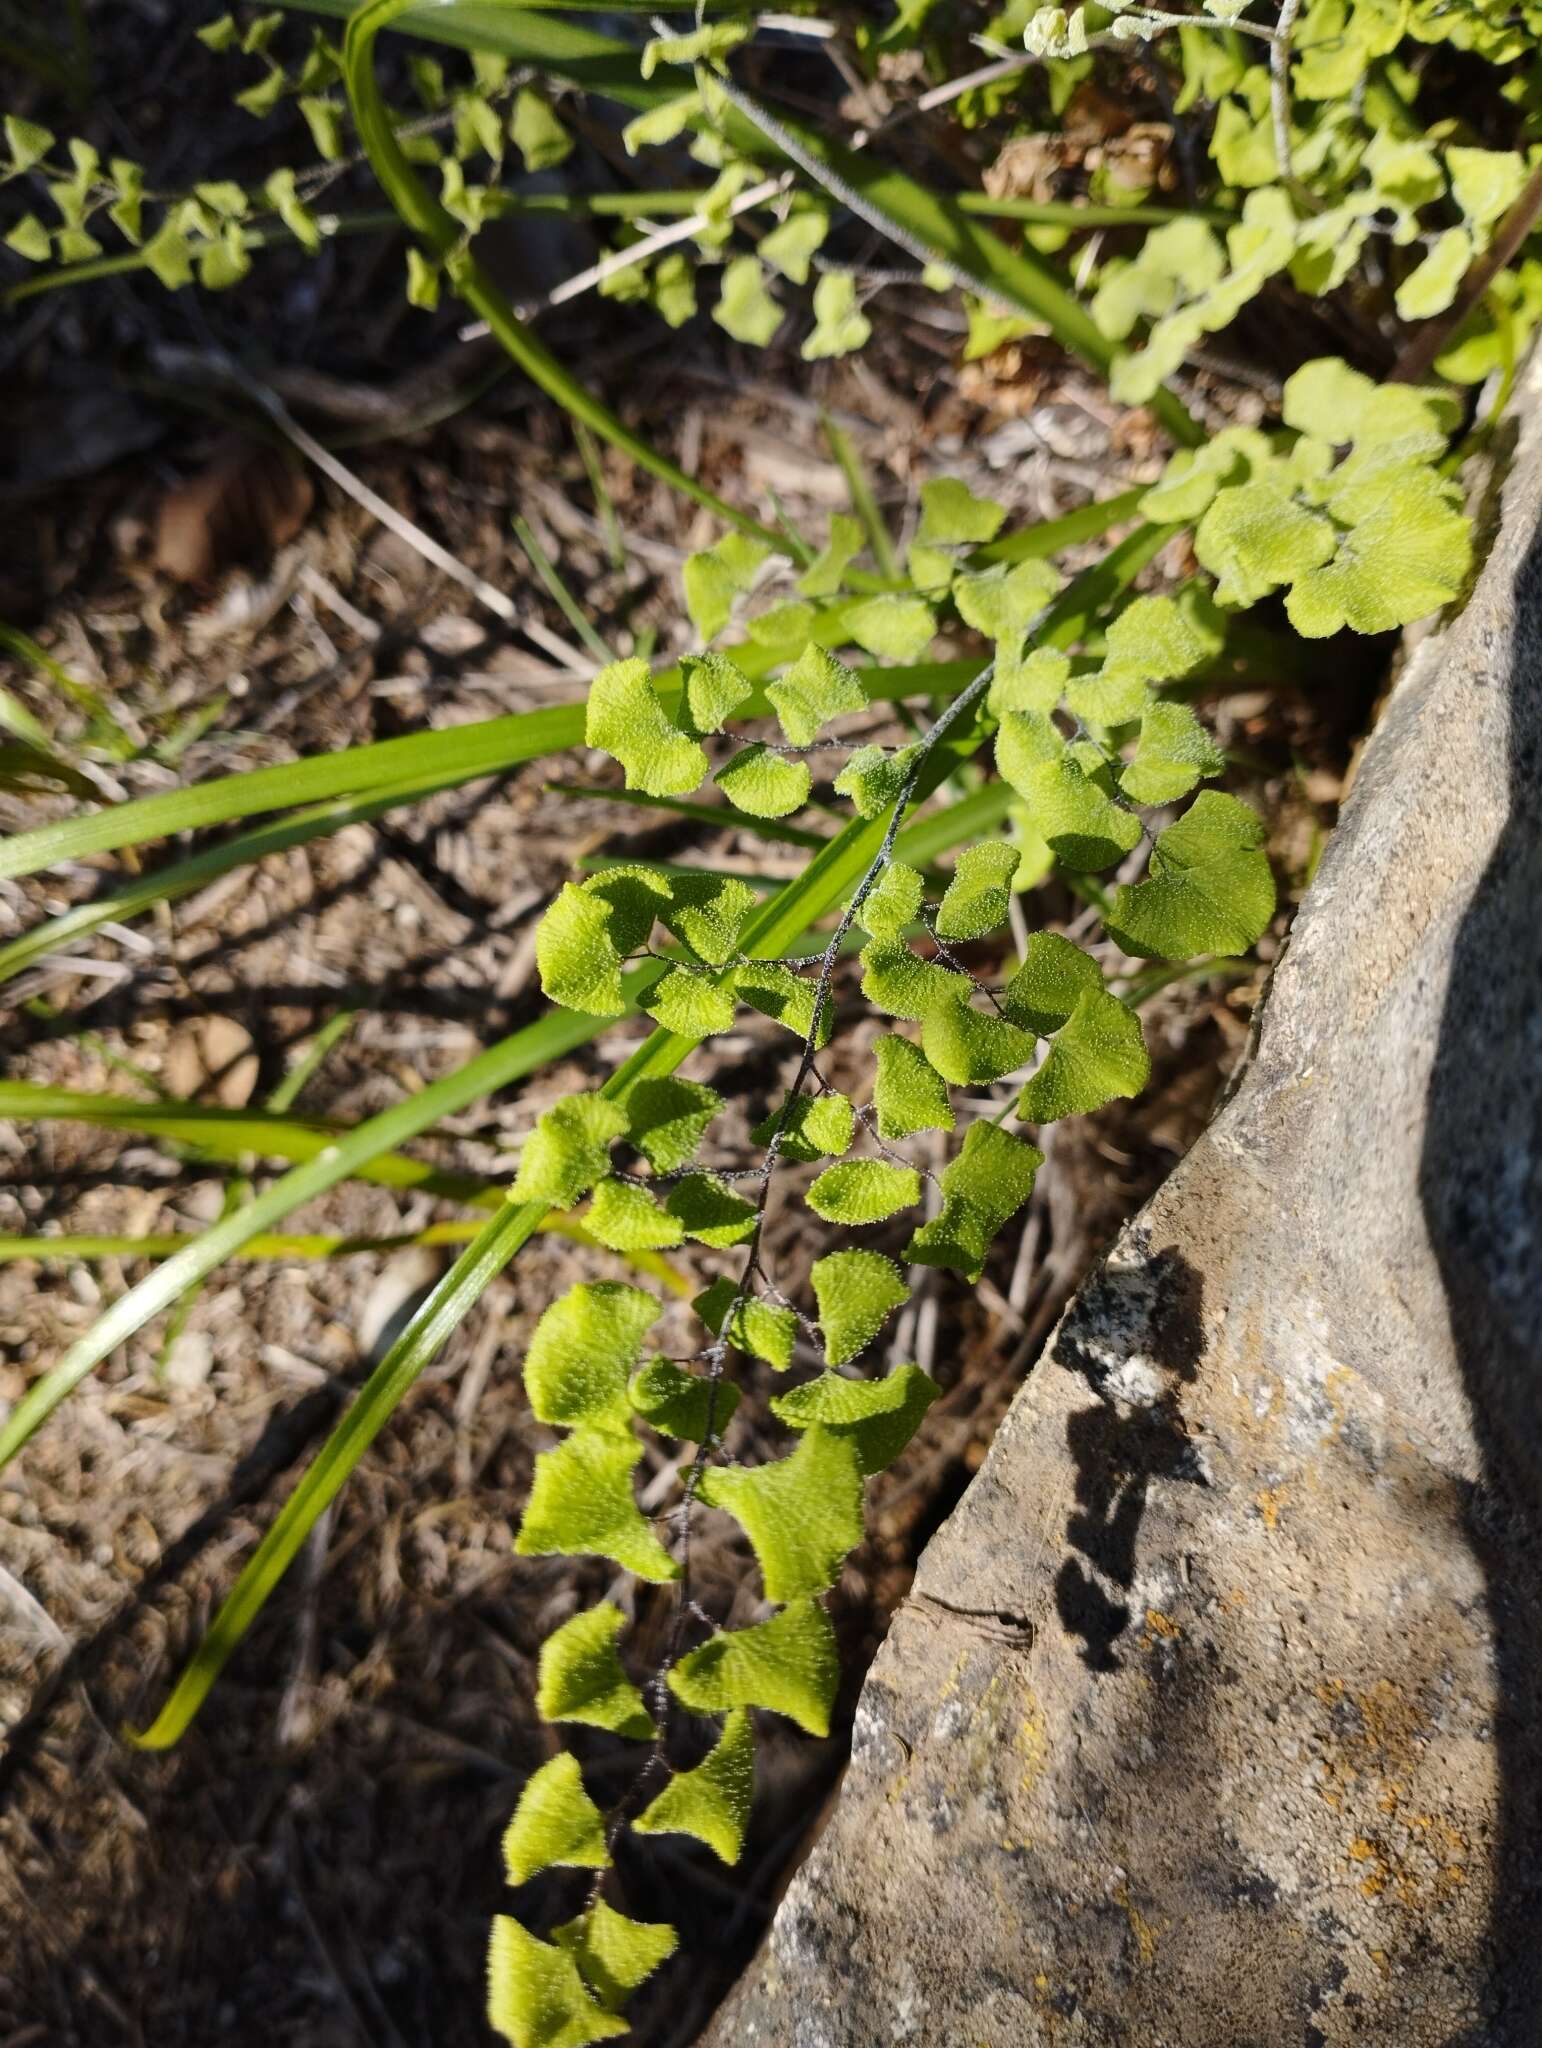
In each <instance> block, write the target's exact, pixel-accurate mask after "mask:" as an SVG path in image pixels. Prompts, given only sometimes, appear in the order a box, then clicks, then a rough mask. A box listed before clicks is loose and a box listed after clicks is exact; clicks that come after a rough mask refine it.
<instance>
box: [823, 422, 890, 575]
mask: <svg viewBox="0 0 1542 2048" xmlns="http://www.w3.org/2000/svg"><path fill="white" fill-rule="evenodd" d="M819 424H820V426H821V427H822V428H823V429H824V437H825V439H826V441H828V442H829V444H830V453H831V454H832V455H833V456H834V457H835V459H836V461H837V462H838V463H839V464H840V468H841V474H842V476H844V477H845V479H846V488H847V490H848V491H849V492H850V493H851V509H852V511H853V512H855V513H856V515H857V517H858V519H859V520H860V521H861V522H862V531H863V532H864V533H865V534H866V535H867V544H868V546H869V547H870V548H871V549H872V552H873V560H874V561H875V562H876V563H877V564H878V570H879V574H880V575H882V576H886V577H889V578H891V579H894V578H898V577H899V576H900V574H901V571H900V561H899V556H898V555H897V554H896V552H895V548H894V541H893V538H892V536H891V535H890V532H889V529H888V527H887V525H886V524H885V523H884V516H883V514H882V512H880V511H879V509H878V500H877V499H876V498H875V497H874V496H873V486H872V482H871V480H870V479H869V477H868V473H867V468H866V465H865V464H864V463H863V460H862V458H861V456H860V455H859V454H858V453H857V450H856V447H855V445H854V444H853V442H852V438H851V436H850V435H849V434H848V433H847V432H846V431H845V430H844V428H842V427H839V426H837V425H836V423H835V421H834V420H832V419H831V418H830V416H829V414H828V413H821V414H820V416H819Z"/></svg>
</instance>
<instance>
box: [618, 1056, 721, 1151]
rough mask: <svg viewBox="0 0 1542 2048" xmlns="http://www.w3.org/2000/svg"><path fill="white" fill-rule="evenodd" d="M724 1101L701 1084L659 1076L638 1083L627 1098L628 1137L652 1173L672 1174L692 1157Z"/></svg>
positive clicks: (671, 1075)
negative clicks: (651, 1169)
mask: <svg viewBox="0 0 1542 2048" xmlns="http://www.w3.org/2000/svg"><path fill="white" fill-rule="evenodd" d="M722 1107H723V1098H722V1096H721V1095H719V1094H718V1093H717V1092H716V1090H715V1089H712V1088H709V1087H708V1086H707V1085H706V1083H705V1082H703V1081H682V1080H681V1079H680V1078H679V1076H678V1075H675V1074H661V1075H657V1076H654V1077H652V1078H650V1079H647V1080H642V1081H639V1082H638V1083H637V1084H636V1086H635V1087H634V1088H633V1089H632V1090H631V1092H630V1093H629V1094H628V1096H627V1098H626V1112H627V1136H628V1138H629V1139H630V1140H631V1142H632V1143H633V1144H634V1145H635V1146H636V1147H637V1149H638V1151H639V1152H641V1153H642V1155H643V1157H644V1158H645V1159H646V1160H647V1162H648V1164H649V1165H650V1166H651V1167H652V1168H653V1170H654V1172H655V1173H673V1172H674V1171H675V1170H676V1169H677V1168H679V1167H682V1166H684V1165H686V1164H687V1163H688V1162H689V1161H690V1160H691V1159H693V1158H694V1157H695V1154H696V1147H697V1146H698V1145H699V1144H700V1143H701V1139H702V1134H703V1132H704V1131H705V1130H706V1128H707V1126H708V1124H710V1123H711V1121H712V1119H713V1118H714V1117H715V1116H716V1115H717V1114H718V1112H719V1111H720V1110H721V1109H722Z"/></svg>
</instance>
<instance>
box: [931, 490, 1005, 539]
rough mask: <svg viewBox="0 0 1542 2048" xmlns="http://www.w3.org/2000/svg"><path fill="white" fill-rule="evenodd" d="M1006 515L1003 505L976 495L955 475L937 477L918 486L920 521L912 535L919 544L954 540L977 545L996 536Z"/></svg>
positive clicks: (992, 499)
mask: <svg viewBox="0 0 1542 2048" xmlns="http://www.w3.org/2000/svg"><path fill="white" fill-rule="evenodd" d="M1006 516H1007V514H1006V507H1005V506H1004V505H998V504H997V503H996V501H995V499H994V498H977V497H976V496H975V494H974V492H973V491H971V490H970V488H969V486H968V485H967V484H963V483H960V482H959V481H958V480H957V478H955V477H939V478H937V479H936V480H935V481H934V482H932V483H925V484H922V486H921V524H920V527H919V529H918V530H917V534H916V538H917V539H918V540H919V541H920V543H921V545H922V546H923V547H936V546H949V545H953V544H957V543H966V544H967V545H969V546H970V547H979V546H980V545H981V544H982V543H983V542H985V541H988V540H994V539H995V538H996V536H997V534H998V533H1000V531H1001V529H1002V527H1003V525H1004V524H1005V523H1006Z"/></svg>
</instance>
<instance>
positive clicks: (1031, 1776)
mask: <svg viewBox="0 0 1542 2048" xmlns="http://www.w3.org/2000/svg"><path fill="white" fill-rule="evenodd" d="M1012 1746H1013V1748H1014V1749H1015V1750H1016V1751H1017V1753H1018V1755H1019V1756H1020V1757H1021V1758H1022V1763H1023V1768H1022V1775H1021V1776H1020V1777H1019V1779H1018V1781H1017V1782H1018V1789H1019V1791H1021V1792H1022V1793H1023V1794H1024V1795H1026V1794H1028V1793H1030V1792H1031V1791H1032V1790H1033V1788H1034V1786H1035V1785H1037V1784H1038V1782H1039V1780H1040V1778H1042V1777H1043V1775H1044V1769H1045V1766H1046V1765H1047V1764H1048V1762H1049V1734H1048V1731H1047V1729H1046V1728H1045V1725H1044V1709H1043V1708H1042V1707H1041V1706H1040V1704H1039V1700H1038V1695H1037V1694H1036V1693H1035V1692H1034V1691H1033V1690H1032V1688H1031V1687H1029V1686H1024V1687H1023V1714H1022V1718H1021V1720H1020V1721H1019V1722H1018V1724H1017V1727H1016V1730H1015V1731H1014V1733H1013V1737H1012Z"/></svg>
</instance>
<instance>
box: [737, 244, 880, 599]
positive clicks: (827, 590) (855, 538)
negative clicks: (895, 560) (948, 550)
mask: <svg viewBox="0 0 1542 2048" xmlns="http://www.w3.org/2000/svg"><path fill="white" fill-rule="evenodd" d="M762 247H764V244H762ZM863 546H864V536H863V532H862V522H861V520H860V519H853V518H852V516H851V514H850V513H849V512H832V513H831V515H830V538H829V540H828V541H827V542H826V543H825V545H824V547H823V548H822V549H821V550H820V552H819V553H818V554H817V555H816V556H815V557H814V559H813V561H812V562H811V563H810V564H809V566H808V567H807V569H805V570H804V572H803V574H802V575H801V576H800V577H799V578H798V588H799V589H800V590H801V591H802V592H803V595H804V596H805V597H833V596H834V595H835V593H836V591H838V590H839V589H840V588H841V585H842V582H843V580H844V578H845V575H846V569H847V565H848V564H849V563H851V562H854V561H855V560H856V558H857V556H858V555H860V554H861V552H862V549H863Z"/></svg>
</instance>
